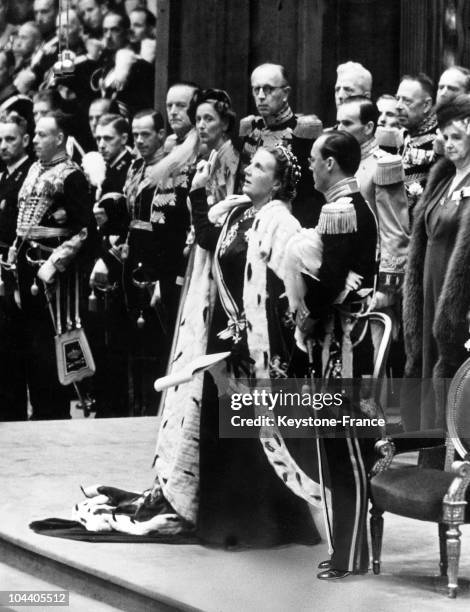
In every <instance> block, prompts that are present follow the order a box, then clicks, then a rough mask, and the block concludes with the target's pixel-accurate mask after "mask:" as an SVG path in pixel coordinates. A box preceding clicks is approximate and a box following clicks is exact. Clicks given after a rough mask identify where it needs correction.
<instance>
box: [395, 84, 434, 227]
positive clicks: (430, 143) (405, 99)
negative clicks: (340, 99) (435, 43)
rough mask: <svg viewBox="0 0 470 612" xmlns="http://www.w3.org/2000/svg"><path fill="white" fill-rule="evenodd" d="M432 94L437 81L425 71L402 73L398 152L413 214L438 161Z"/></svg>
mask: <svg viewBox="0 0 470 612" xmlns="http://www.w3.org/2000/svg"><path fill="white" fill-rule="evenodd" d="M433 95H434V83H433V82H432V80H431V79H430V78H429V77H428V76H427V75H426V74H423V73H420V74H417V75H405V76H403V77H402V79H401V81H400V85H399V87H398V90H397V94H396V98H397V113H398V121H399V122H400V125H401V127H402V128H403V145H402V146H401V148H400V150H399V153H400V154H401V156H402V160H403V167H404V169H405V186H406V190H407V193H408V202H409V208H410V216H412V212H413V208H414V206H415V204H416V202H417V201H418V198H419V196H420V195H421V193H422V192H423V189H424V187H425V185H426V181H427V177H428V174H429V171H430V169H431V166H432V165H433V163H434V162H435V160H436V152H435V150H434V141H435V140H436V136H437V134H436V133H437V121H436V115H435V114H434V111H433Z"/></svg>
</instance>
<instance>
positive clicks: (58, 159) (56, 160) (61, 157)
mask: <svg viewBox="0 0 470 612" xmlns="http://www.w3.org/2000/svg"><path fill="white" fill-rule="evenodd" d="M69 160H70V157H69V156H68V155H67V153H65V152H64V151H61V152H60V153H57V154H56V155H54V157H53V158H52V159H51V160H50V161H48V162H39V163H40V164H41V167H42V168H51V167H52V166H56V165H57V164H61V163H62V162H65V161H69Z"/></svg>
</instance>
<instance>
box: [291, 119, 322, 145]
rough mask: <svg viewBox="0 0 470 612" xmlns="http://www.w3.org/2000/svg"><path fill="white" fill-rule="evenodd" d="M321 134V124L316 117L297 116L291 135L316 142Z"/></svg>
mask: <svg viewBox="0 0 470 612" xmlns="http://www.w3.org/2000/svg"><path fill="white" fill-rule="evenodd" d="M322 132H323V123H322V122H321V120H320V119H319V118H318V117H317V116H316V115H298V116H297V125H296V126H295V128H294V129H293V131H292V134H293V136H295V137H296V138H305V139H308V140H316V139H317V138H318V137H319V136H320V134H321V133H322Z"/></svg>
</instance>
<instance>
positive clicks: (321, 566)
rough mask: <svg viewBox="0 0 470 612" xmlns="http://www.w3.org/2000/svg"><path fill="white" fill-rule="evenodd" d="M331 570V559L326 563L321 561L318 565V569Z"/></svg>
mask: <svg viewBox="0 0 470 612" xmlns="http://www.w3.org/2000/svg"><path fill="white" fill-rule="evenodd" d="M330 568H331V559H327V560H326V561H320V563H319V564H318V569H321V570H327V569H330Z"/></svg>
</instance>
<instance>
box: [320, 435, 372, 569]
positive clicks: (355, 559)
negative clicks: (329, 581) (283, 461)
mask: <svg viewBox="0 0 470 612" xmlns="http://www.w3.org/2000/svg"><path fill="white" fill-rule="evenodd" d="M322 442H323V448H324V453H325V458H326V463H327V466H328V472H329V485H330V488H331V496H332V511H333V549H334V552H333V555H332V558H331V564H332V567H334V568H335V569H338V570H348V571H350V572H366V571H367V569H368V565H369V554H368V546H367V507H368V480H367V473H368V470H369V469H370V465H369V462H370V459H371V458H372V457H373V443H374V441H373V440H372V439H367V438H366V439H364V438H362V439H358V438H357V437H355V436H354V434H353V432H350V433H349V434H348V435H347V436H346V437H343V438H340V437H338V438H324V439H323V441H322Z"/></svg>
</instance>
